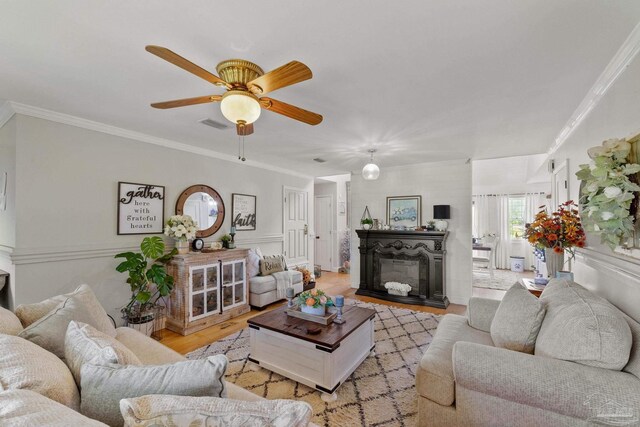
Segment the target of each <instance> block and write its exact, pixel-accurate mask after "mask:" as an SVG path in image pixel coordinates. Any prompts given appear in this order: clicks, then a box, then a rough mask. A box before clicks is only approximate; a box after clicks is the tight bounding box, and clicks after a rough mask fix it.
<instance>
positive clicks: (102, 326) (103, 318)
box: [16, 285, 116, 337]
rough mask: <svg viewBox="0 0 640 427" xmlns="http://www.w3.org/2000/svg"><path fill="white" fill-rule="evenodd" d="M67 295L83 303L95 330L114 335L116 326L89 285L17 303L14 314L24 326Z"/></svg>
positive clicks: (54, 306)
mask: <svg viewBox="0 0 640 427" xmlns="http://www.w3.org/2000/svg"><path fill="white" fill-rule="evenodd" d="M69 297H76V298H78V300H80V301H81V302H82V303H83V304H84V305H85V307H86V308H87V310H88V311H89V313H91V315H92V316H93V322H91V324H92V325H96V329H97V330H99V331H100V332H104V333H105V334H107V335H110V336H112V337H115V336H116V328H115V326H113V322H112V321H111V319H110V318H109V316H108V315H107V312H106V311H104V308H102V305H101V304H100V302H99V301H98V299H97V298H96V295H95V294H94V293H93V290H92V289H91V287H90V286H89V285H80V286H78V288H77V289H76V290H75V291H73V292H71V293H68V294H65V295H58V296H55V297H52V298H49V299H46V300H44V301H41V302H38V303H35V304H26V305H19V306H18V307H17V308H16V316H18V318H19V319H20V321H21V322H22V326H24V327H25V328H26V327H27V326H29V325H31V324H32V323H34V322H36V321H37V320H38V319H40V318H42V317H44V316H45V315H47V314H48V313H49V312H50V311H51V310H53V309H54V308H56V307H57V306H58V305H59V304H60V303H61V302H63V301H65V300H66V299H67V298H69Z"/></svg>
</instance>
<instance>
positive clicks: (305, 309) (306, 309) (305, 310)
mask: <svg viewBox="0 0 640 427" xmlns="http://www.w3.org/2000/svg"><path fill="white" fill-rule="evenodd" d="M300 311H302V312H303V313H307V314H313V315H315V316H324V313H325V306H324V305H321V306H320V307H317V308H314V307H312V306H308V305H301V306H300Z"/></svg>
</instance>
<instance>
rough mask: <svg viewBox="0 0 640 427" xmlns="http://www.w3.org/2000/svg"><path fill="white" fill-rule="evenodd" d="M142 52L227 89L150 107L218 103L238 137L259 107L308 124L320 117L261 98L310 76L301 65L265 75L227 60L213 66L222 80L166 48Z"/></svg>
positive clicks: (249, 65) (245, 132)
mask: <svg viewBox="0 0 640 427" xmlns="http://www.w3.org/2000/svg"><path fill="white" fill-rule="evenodd" d="M145 49H146V50H147V52H150V53H152V54H154V55H156V56H158V57H160V58H162V59H164V60H165V61H168V62H171V63H172V64H174V65H177V66H178V67H180V68H182V69H183V70H186V71H188V72H190V73H191V74H195V75H196V76H198V77H200V78H201V79H204V80H206V81H208V82H209V83H213V84H214V85H216V86H219V87H224V88H226V89H227V92H225V93H224V94H222V95H206V96H198V97H195V98H185V99H176V100H173V101H166V102H157V103H154V104H151V106H152V107H154V108H161V109H166V108H176V107H184V106H187V105H196V104H206V103H208V102H220V109H221V110H222V114H223V115H224V116H225V117H226V118H227V119H228V120H229V121H230V122H232V123H234V124H235V125H236V129H237V131H238V135H241V136H245V135H251V134H252V133H253V122H255V121H256V120H257V119H258V117H260V111H261V108H264V109H265V110H270V111H273V112H274V113H278V114H282V115H283V116H287V117H289V118H291V119H294V120H298V121H301V122H303V123H307V124H310V125H317V124H318V123H320V122H322V116H321V115H320V114H316V113H312V112H311V111H307V110H303V109H302V108H299V107H296V106H294V105H290V104H286V103H284V102H281V101H278V100H275V99H273V98H269V97H266V96H262V95H265V94H267V93H269V92H273V91H275V90H278V89H281V88H283V87H286V86H291V85H293V84H296V83H300V82H302V81H305V80H308V79H310V78H311V77H312V74H311V70H310V69H309V67H307V66H306V65H304V64H303V63H301V62H298V61H291V62H289V63H288V64H285V65H283V66H281V67H278V68H276V69H275V70H272V71H269V72H268V73H266V74H265V72H264V71H262V68H260V67H259V66H258V65H256V64H254V63H253V62H249V61H245V60H243V59H228V60H226V61H222V62H221V63H219V64H218V65H217V67H216V70H217V71H218V74H220V76H221V77H222V78H220V77H218V76H216V75H214V74H212V73H210V72H209V71H207V70H205V69H203V68H201V67H199V66H197V65H196V64H194V63H192V62H191V61H189V60H187V59H185V58H183V57H181V56H180V55H178V54H177V53H175V52H172V51H170V50H169V49H167V48H164V47H161V46H153V45H150V46H147V47H146V48H145Z"/></svg>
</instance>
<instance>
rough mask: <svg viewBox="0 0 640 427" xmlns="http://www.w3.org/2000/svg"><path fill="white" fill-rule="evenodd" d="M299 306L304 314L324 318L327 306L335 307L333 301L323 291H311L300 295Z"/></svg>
mask: <svg viewBox="0 0 640 427" xmlns="http://www.w3.org/2000/svg"><path fill="white" fill-rule="evenodd" d="M298 304H299V305H300V311H302V312H303V313H307V314H313V315H316V316H324V315H325V313H326V308H327V305H333V301H331V297H330V296H328V295H327V294H325V293H324V291H322V290H321V289H311V290H309V291H305V292H302V293H301V294H300V295H298Z"/></svg>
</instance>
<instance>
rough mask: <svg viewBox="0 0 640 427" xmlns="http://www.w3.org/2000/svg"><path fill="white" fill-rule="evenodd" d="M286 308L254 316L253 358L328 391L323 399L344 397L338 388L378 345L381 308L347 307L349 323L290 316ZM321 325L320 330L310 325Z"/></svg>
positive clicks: (252, 328) (266, 367)
mask: <svg viewBox="0 0 640 427" xmlns="http://www.w3.org/2000/svg"><path fill="white" fill-rule="evenodd" d="M284 310H285V307H282V308H279V309H276V310H272V311H269V312H267V313H264V314H261V315H258V316H256V317H253V318H252V319H249V320H248V323H249V328H250V332H251V354H250V356H249V361H250V362H252V363H254V364H255V365H254V366H259V367H261V368H265V369H268V370H270V371H273V372H276V373H278V374H280V375H283V376H285V377H287V378H290V379H292V380H294V381H297V382H299V383H302V384H304V385H307V386H309V387H311V388H314V389H316V390H318V391H319V392H320V393H322V396H321V397H322V400H324V401H325V402H331V401H334V400H336V399H337V398H338V396H337V393H336V390H337V389H338V387H340V385H341V384H342V383H344V381H345V380H346V379H347V378H349V376H350V375H351V374H352V373H353V371H355V370H356V368H357V367H358V366H360V364H361V363H362V362H363V361H364V360H365V359H366V358H367V357H368V356H369V355H370V354H374V353H373V350H374V347H375V343H374V338H373V333H374V327H373V326H374V320H373V319H374V316H375V311H374V310H371V309H369V308H362V307H356V306H347V307H344V314H343V318H344V319H345V323H343V324H340V325H339V324H336V323H332V324H331V325H328V326H324V325H319V324H317V323H314V322H309V321H306V320H302V319H298V318H295V317H290V316H287V314H286V313H285V312H284ZM313 327H319V328H320V329H321V331H320V333H318V334H310V333H308V332H307V328H313Z"/></svg>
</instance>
